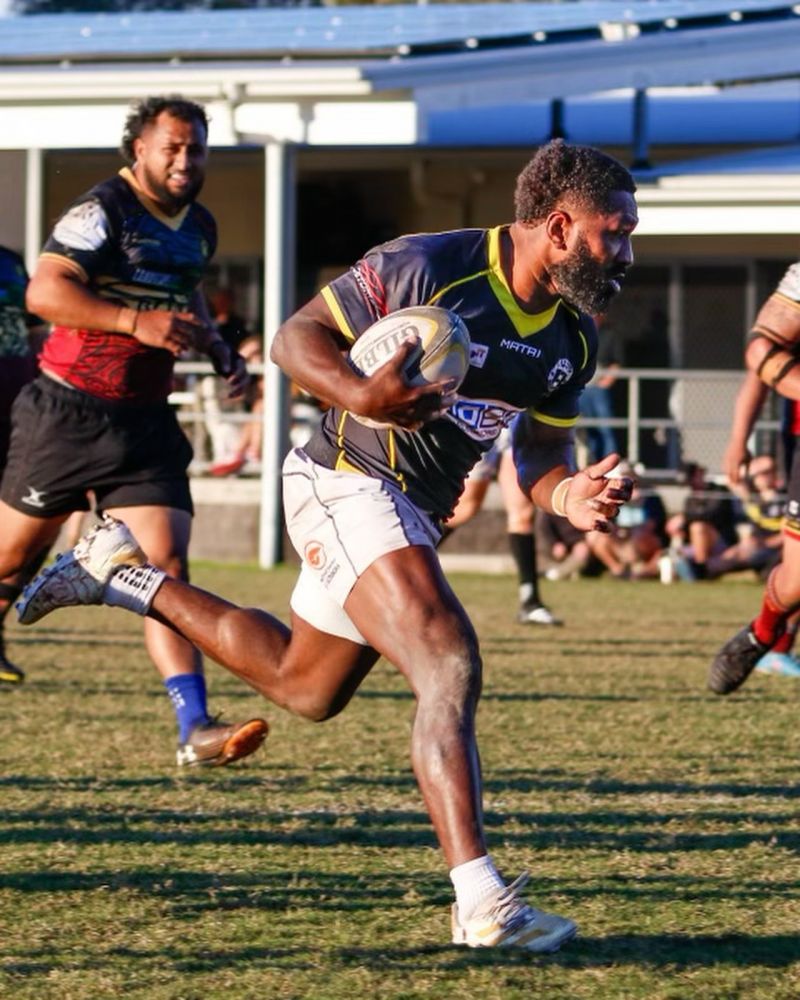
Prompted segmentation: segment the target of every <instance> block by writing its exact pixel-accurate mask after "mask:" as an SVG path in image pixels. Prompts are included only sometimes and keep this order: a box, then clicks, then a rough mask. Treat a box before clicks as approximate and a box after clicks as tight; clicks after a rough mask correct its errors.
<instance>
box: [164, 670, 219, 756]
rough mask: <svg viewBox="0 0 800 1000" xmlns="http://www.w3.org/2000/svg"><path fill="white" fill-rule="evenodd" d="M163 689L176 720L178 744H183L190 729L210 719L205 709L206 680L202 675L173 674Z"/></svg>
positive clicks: (165, 682)
mask: <svg viewBox="0 0 800 1000" xmlns="http://www.w3.org/2000/svg"><path fill="white" fill-rule="evenodd" d="M164 687H165V688H166V689H167V694H168V695H169V698H170V701H171V702H172V707H173V709H174V710H175V718H176V719H177V720H178V742H179V743H185V742H186V740H187V739H188V738H189V733H190V732H191V731H192V729H193V728H194V727H195V726H196V725H198V724H199V723H202V722H208V721H209V718H210V716H209V714H208V711H207V709H206V679H205V677H204V676H203V675H202V674H175V676H174V677H168V678H167V679H166V680H165V681H164Z"/></svg>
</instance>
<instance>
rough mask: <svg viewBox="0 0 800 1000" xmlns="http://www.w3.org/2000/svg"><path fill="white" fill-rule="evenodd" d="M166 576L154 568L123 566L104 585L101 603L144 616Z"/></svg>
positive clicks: (162, 571) (160, 570) (161, 570)
mask: <svg viewBox="0 0 800 1000" xmlns="http://www.w3.org/2000/svg"><path fill="white" fill-rule="evenodd" d="M166 575H167V574H166V573H165V572H164V570H163V569H156V567H155V566H124V567H123V568H122V569H121V570H118V572H116V573H115V574H114V575H113V576H112V577H111V579H110V580H109V581H108V583H107V584H106V589H105V590H104V591H103V603H104V604H108V605H109V606H110V607H112V608H126V609H127V610H128V611H133V612H135V613H136V614H137V615H146V614H147V612H148V611H149V610H150V605H151V604H152V603H153V598H154V597H155V596H156V592H157V591H158V588H159V587H160V586H161V584H162V583H163V582H164V577H165V576H166Z"/></svg>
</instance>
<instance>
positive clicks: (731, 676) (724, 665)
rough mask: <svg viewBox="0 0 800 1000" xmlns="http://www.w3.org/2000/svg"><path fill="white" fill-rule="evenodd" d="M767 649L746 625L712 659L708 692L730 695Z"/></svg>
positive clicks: (750, 626) (745, 678)
mask: <svg viewBox="0 0 800 1000" xmlns="http://www.w3.org/2000/svg"><path fill="white" fill-rule="evenodd" d="M769 649H770V647H769V645H767V644H765V643H763V642H759V641H758V639H756V637H755V633H754V632H753V627H752V625H746V626H745V627H744V628H743V629H742V630H741V631H739V632H737V633H736V635H735V636H733V637H732V638H731V639H728V641H727V642H726V643H725V645H724V646H723V647H722V648H721V649H720V651H719V652H718V653H717V655H716V656H715V657H714V660H713V662H712V664H711V669H710V670H709V672H708V687H709V690H710V691H713V692H714V694H730V693H731V691H735V690H736V689H737V688H738V687H741V686H742V684H744V682H745V681H746V680H747V678H748V677H749V676H750V674H751V673H752V672H753V670H754V669H755V665H756V664H757V663H758V661H759V660H760V659H761V657H762V656H763V655H764V654H765V653H767V652H769Z"/></svg>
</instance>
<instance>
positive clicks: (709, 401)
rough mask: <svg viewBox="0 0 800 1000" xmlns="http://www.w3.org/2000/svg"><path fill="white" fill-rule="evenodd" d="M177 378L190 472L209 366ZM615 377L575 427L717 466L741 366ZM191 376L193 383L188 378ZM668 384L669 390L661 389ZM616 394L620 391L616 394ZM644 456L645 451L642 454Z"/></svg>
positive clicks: (199, 461) (255, 369)
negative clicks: (649, 440) (596, 414)
mask: <svg viewBox="0 0 800 1000" xmlns="http://www.w3.org/2000/svg"><path fill="white" fill-rule="evenodd" d="M264 367H265V366H264V365H261V364H257V365H251V366H250V370H251V372H252V373H253V374H262V373H263V371H264ZM175 370H176V374H177V375H178V377H179V378H180V379H186V382H187V385H186V387H185V388H182V389H181V390H179V391H176V392H174V393H173V394H172V395H171V397H170V400H171V402H173V403H175V404H176V405H179V406H180V407H181V409H180V411H179V419H180V421H181V423H182V424H184V425H185V426H186V429H187V432H188V434H189V437H190V439H191V440H192V441H193V443H194V445H195V451H196V460H195V464H194V466H193V471H194V472H196V473H199V474H202V473H203V471H205V469H206V468H207V466H208V464H209V463H208V461H206V460H204V458H203V452H204V450H205V436H206V430H205V427H206V421H207V420H208V419H209V413H208V411H207V409H204V405H203V399H202V396H201V393H200V391H199V386H200V379H201V377H202V376H206V375H210V374H213V371H212V368H211V365H210V364H208V362H203V361H180V362H178V363H177V364H176V366H175ZM604 373H608V374H611V375H613V376H614V377H615V378H616V379H617V380H618V381H625V382H626V383H627V391H626V394H625V400H626V402H625V406H624V412H623V413H621V414H620V413H617V414H616V415H615V416H614V417H612V418H610V419H608V420H602V419H597V418H589V417H586V418H581V421H580V425H579V426H580V427H581V428H590V427H595V426H598V425H606V426H608V427H611V428H612V429H613V430H614V432H615V434H616V436H617V442H618V447H619V449H620V451H622V452H624V454H625V456H626V457H627V458H628V460H629V461H631V462H634V463H635V462H639V461H641V460H642V457H643V451H646V447H644V436H645V435H646V434H648V433H649V434H650V435H655V437H657V438H658V439H659V441H660V442H661V446H662V447H663V449H664V452H665V455H666V460H665V461H664V463H663V466H662V467H661V468H659V469H654V470H653V471H662V472H669V470H670V469H677V468H678V467H679V466H680V464H681V462H682V461H683V460H686V459H691V460H695V461H700V462H702V463H703V464H704V465H707V466H708V467H709V469H711V470H712V471H718V469H719V465H720V462H721V458H722V453H723V451H724V447H725V443H726V441H727V436H728V434H729V432H730V427H731V419H732V414H733V405H734V400H735V396H736V393H737V392H738V388H739V385H740V384H741V380H742V372H741V371H735V370H731V371H719V370H710V369H701V370H698V369H686V368H620V369H613V370H610V371H609V370H608V369H606V370H601V372H600V374H604ZM193 380H194V384H192V381H193ZM664 383H667V385H668V387H669V388H668V389H665V388H664V385H663V384H664ZM654 385H659V389H658V392H659V396H660V399H659V404H660V405H658V406H657V407H656V409H660V410H661V412H660V413H659V414H658V415H645V414H647V412H648V411H649V410H652V409H653V407H652V406H650V405H647V404H648V403H649V402H651V400H650V399H649V398H648V396H649V394H650V392H651V387H653V386H654ZM616 395H617V398H619V393H616ZM214 419H216V420H218V421H222V422H229V423H232V424H237V423H238V424H242V423H245V422H247V421H250V420H252V419H253V416H252V414H249V413H246V412H243V411H241V410H231V411H227V410H224V409H223V410H222V411H221V412H218V413H215V414H214ZM778 429H779V424H778V421H777V420H775V419H771V418H770V417H769V416H768V415H765V417H764V418H763V419H761V420H759V422H758V424H757V431H758V433H762V434H767V435H774V434H775V433H776V432H777V431H778ZM645 457H646V456H645Z"/></svg>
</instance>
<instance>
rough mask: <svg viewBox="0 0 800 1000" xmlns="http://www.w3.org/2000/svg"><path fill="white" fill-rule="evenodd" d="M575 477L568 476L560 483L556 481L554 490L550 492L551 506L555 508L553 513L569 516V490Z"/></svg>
mask: <svg viewBox="0 0 800 1000" xmlns="http://www.w3.org/2000/svg"><path fill="white" fill-rule="evenodd" d="M573 478H574V477H573V476H567V478H566V479H562V480H561V482H560V483H556V485H555V486H554V487H553V492H552V493H551V494H550V506H551V507H552V508H553V513H554V514H558V516H559V517H566V516H567V510H566V503H567V491H568V490H569V488H570V485H571V483H572V480H573Z"/></svg>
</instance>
